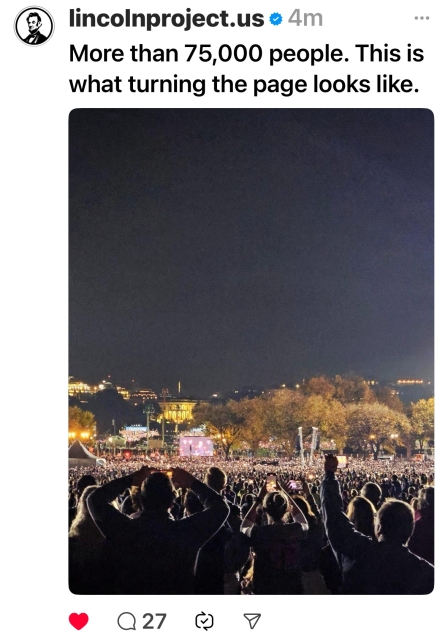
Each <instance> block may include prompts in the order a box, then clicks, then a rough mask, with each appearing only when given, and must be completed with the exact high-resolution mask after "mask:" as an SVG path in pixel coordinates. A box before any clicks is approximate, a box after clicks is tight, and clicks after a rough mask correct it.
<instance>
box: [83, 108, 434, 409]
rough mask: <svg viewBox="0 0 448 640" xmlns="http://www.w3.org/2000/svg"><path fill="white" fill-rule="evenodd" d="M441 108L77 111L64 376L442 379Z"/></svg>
mask: <svg viewBox="0 0 448 640" xmlns="http://www.w3.org/2000/svg"><path fill="white" fill-rule="evenodd" d="M433 304H434V300H433V116H432V113H431V112H430V111H427V110H418V109H409V110H407V109H406V110H405V109H394V110H392V109H390V110H389V109H376V110H368V109H364V110H362V109H359V110H349V109H341V110H339V109H334V110H327V109H322V110H318V109H317V110H314V109H258V110H252V109H245V110H243V109H241V110H240V109H223V110H221V109H214V110H213V109H210V110H208V109H191V110H190V109H166V110H165V109H163V110H162V109H159V110H157V109H147V110H138V109H135V110H125V109H120V110H115V109H104V110H103V109H92V110H76V111H73V112H72V113H71V116H70V374H71V375H74V376H76V377H80V378H82V379H85V380H86V381H87V382H97V381H98V380H99V379H101V378H103V377H104V376H105V375H107V374H111V376H112V379H113V380H116V381H118V380H122V381H124V380H128V379H131V378H134V379H136V380H138V381H140V382H141V384H143V385H148V386H151V387H152V388H153V389H154V390H155V391H160V389H161V388H162V387H163V386H168V387H169V388H170V390H173V391H175V388H176V386H177V382H178V380H180V381H182V387H183V390H184V392H185V393H191V394H197V395H203V396H205V395H208V394H210V393H214V392H217V391H225V390H228V389H232V388H235V389H236V388H238V387H239V386H242V385H265V386H268V385H270V384H273V383H282V382H296V381H297V380H300V378H302V377H304V376H308V375H315V374H327V375H334V374H336V373H341V374H343V373H348V372H354V373H358V374H360V375H364V376H376V377H379V378H381V379H389V378H391V379H396V378H397V377H400V376H406V377H414V376H419V377H422V378H425V379H429V380H432V379H433V355H434V354H433V320H434V315H433Z"/></svg>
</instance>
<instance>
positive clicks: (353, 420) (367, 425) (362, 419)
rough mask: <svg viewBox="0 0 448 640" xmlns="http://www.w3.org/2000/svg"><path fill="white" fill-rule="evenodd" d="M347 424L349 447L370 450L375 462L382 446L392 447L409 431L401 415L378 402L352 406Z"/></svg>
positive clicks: (404, 417)
mask: <svg viewBox="0 0 448 640" xmlns="http://www.w3.org/2000/svg"><path fill="white" fill-rule="evenodd" d="M347 422H348V426H349V430H348V440H349V442H350V443H351V445H353V446H354V447H357V448H359V449H362V450H363V451H366V450H370V451H371V452H372V453H373V457H374V459H375V460H377V458H378V454H379V452H380V449H381V448H382V447H383V446H385V445H387V444H389V445H390V446H392V447H393V446H394V445H395V444H398V441H399V439H401V438H402V437H403V436H405V434H406V432H409V430H410V423H409V420H408V419H407V418H406V416H405V415H404V414H403V413H399V412H398V411H394V410H393V409H390V408H389V407H386V405H384V404H380V403H379V402H375V403H373V404H360V405H353V406H352V407H351V408H349V410H348V417H347Z"/></svg>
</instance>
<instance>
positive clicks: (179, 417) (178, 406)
mask: <svg viewBox="0 0 448 640" xmlns="http://www.w3.org/2000/svg"><path fill="white" fill-rule="evenodd" d="M159 405H160V408H161V409H162V411H163V415H164V417H165V420H171V421H172V422H176V423H179V422H186V421H187V420H192V419H193V408H194V407H195V406H196V405H197V401H196V400H182V399H180V398H175V399H174V400H165V401H160V400H159Z"/></svg>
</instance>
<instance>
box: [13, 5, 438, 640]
mask: <svg viewBox="0 0 448 640" xmlns="http://www.w3.org/2000/svg"><path fill="white" fill-rule="evenodd" d="M443 4H444V3H442V2H440V1H439V2H434V1H428V0H425V2H404V1H401V0H388V1H377V2H375V3H367V2H361V1H358V2H343V1H340V2H331V1H329V0H326V1H324V0H322V1H316V0H308V1H307V2H306V3H304V4H301V3H299V2H294V1H292V0H290V1H288V2H287V1H285V0H275V2H274V1H269V2H268V1H267V0H260V2H258V3H256V2H255V1H254V0H251V1H248V0H241V1H239V2H235V3H233V2H229V1H228V0H221V1H218V0H213V1H210V2H204V1H202V2H200V1H199V0H196V1H195V2H193V1H192V2H178V1H176V2H175V1H169V2H162V1H161V0H159V1H158V2H156V1H154V2H149V1H148V2H141V1H140V2H137V1H134V2H131V0H129V1H128V2H118V1H113V2H112V1H110V0H108V1H107V2H106V1H105V0H90V1H89V2H87V0H86V1H85V2H83V3H81V2H79V3H78V4H75V3H73V4H72V3H68V2H65V1H64V0H62V1H61V0H59V1H58V2H56V1H55V0H48V2H46V3H45V4H44V5H43V6H44V7H45V8H46V9H48V10H49V11H50V13H51V14H52V16H53V18H54V20H55V33H54V35H53V37H52V39H51V41H49V42H48V43H47V44H45V45H44V46H40V47H29V46H25V45H23V44H22V43H21V42H20V41H19V40H18V39H17V37H16V35H15V34H14V31H13V24H14V19H15V17H16V15H17V13H18V12H19V11H20V10H22V9H23V8H24V7H25V6H26V4H22V3H19V2H16V1H9V2H8V3H4V5H3V7H2V37H1V46H2V63H3V64H2V84H3V89H4V90H3V92H2V95H3V97H2V129H3V133H2V156H3V189H2V192H3V199H2V200H3V203H2V204H3V206H2V236H1V248H2V251H1V263H2V266H1V273H2V294H3V295H2V303H3V304H2V309H3V312H2V319H3V322H2V334H1V335H2V342H3V345H2V353H3V354H5V356H4V357H3V358H2V361H3V366H2V387H1V388H2V392H3V393H2V396H3V397H2V425H1V427H2V429H3V433H4V434H7V435H3V438H2V446H3V448H2V454H1V457H2V463H3V464H2V470H1V473H2V487H3V500H2V507H3V508H2V516H3V517H2V523H3V526H2V530H3V535H2V538H3V540H2V551H3V557H2V584H3V587H4V589H3V593H4V594H5V592H6V593H7V594H8V605H7V607H5V606H4V607H2V609H3V614H2V615H3V620H2V625H3V628H4V629H5V624H6V635H5V636H4V637H7V638H10V637H26V638H27V637H30V635H31V634H33V636H34V635H37V634H42V636H43V635H45V637H49V638H53V637H54V638H58V639H61V638H68V637H73V636H74V637H78V635H79V636H80V637H82V636H85V637H88V638H94V637H95V638H97V637H99V635H100V634H101V636H102V637H109V636H110V637H119V636H122V635H123V633H125V632H124V631H121V630H120V629H119V628H118V627H117V625H116V619H117V617H118V615H119V614H120V613H121V612H122V611H132V612H134V614H135V615H136V616H137V618H138V624H139V626H140V628H141V626H142V625H143V623H142V618H141V616H142V614H143V613H145V612H152V613H156V612H166V613H168V618H167V620H166V621H165V623H164V626H163V627H162V630H160V631H156V630H153V631H149V630H148V631H141V630H139V631H137V632H136V633H138V634H139V636H140V635H141V634H157V637H159V636H160V637H173V634H176V635H177V636H179V635H180V634H182V636H183V637H192V636H193V635H195V636H198V637H201V636H202V635H204V633H207V634H208V636H212V637H216V638H224V637H228V636H229V634H239V633H245V634H247V633H250V634H254V636H255V635H257V636H259V637H261V634H263V635H264V634H266V633H271V634H272V633H279V634H281V635H285V634H294V635H297V636H299V637H301V636H302V635H304V634H305V635H306V636H307V637H308V636H312V637H318V638H320V637H322V638H326V637H330V638H334V639H337V640H339V639H342V638H346V637H347V636H348V635H350V636H353V635H355V636H356V637H362V638H363V639H364V638H365V639H366V640H370V638H374V637H377V636H378V635H379V634H380V635H382V636H384V635H386V637H388V638H390V637H392V636H394V635H397V634H400V635H401V636H404V635H405V634H407V635H409V634H412V636H415V635H417V634H420V635H423V634H427V633H428V631H429V632H430V633H432V635H433V636H434V637H436V638H438V637H439V636H441V635H442V634H444V633H445V631H444V628H443V625H437V626H433V620H435V619H436V618H437V617H438V616H439V615H440V614H441V613H442V611H443V610H442V606H443V602H444V599H443V598H444V591H445V584H444V583H445V575H446V553H445V552H444V549H443V548H442V547H444V546H445V545H446V542H445V541H444V539H443V537H442V538H441V536H440V532H441V531H444V530H445V529H444V527H445V526H446V515H445V511H446V507H445V505H444V504H443V502H442V500H440V498H439V501H438V512H437V527H438V531H439V537H438V539H437V552H436V553H437V577H436V590H435V592H434V593H433V594H432V595H430V596H427V597H424V598H407V597H395V598H390V597H389V598H386V597H377V598H376V599H374V600H372V599H371V598H369V599H363V598H357V599H355V598H350V597H342V598H326V599H325V600H323V599H321V598H313V597H311V596H308V597H307V596H302V597H300V598H299V597H294V596H288V597H280V596H272V597H264V598H263V597H251V598H231V599H229V598H226V599H222V598H221V599H219V598H216V597H211V596H209V597H205V596H201V597H194V596H189V597H175V596H172V597H167V596H163V597H162V596H161V597H156V598H146V597H143V596H137V597H130V596H126V597H119V596H116V597H112V596H104V597H102V596H96V597H93V596H92V597H84V596H75V595H72V594H70V592H69V591H68V587H67V553H66V549H67V545H66V541H67V538H66V536H67V509H66V506H67V489H66V487H67V485H66V476H67V471H66V470H67V464H66V458H65V451H66V443H67V440H66V430H67V427H66V421H67V410H66V406H67V404H66V393H67V374H68V362H67V322H68V313H67V298H68V292H67V276H68V266H67V241H68V233H67V228H68V204H67V203H68V181H67V177H68V162H67V158H68V117H69V113H70V111H71V110H72V109H75V108H81V107H82V108H88V107H95V108H97V107H116V108H118V107H127V108H132V107H139V108H162V107H170V108H184V107H198V108H216V107H245V108H247V107H276V108H283V107H297V108H300V107H320V108H324V107H340V108H346V107H359V108H367V107H369V108H372V107H378V108H385V107H388V108H390V107H393V108H394V107H400V108H403V107H409V108H412V107H414V108H415V107H419V108H429V109H431V110H432V111H433V112H434V115H435V123H436V127H435V130H436V223H437V226H436V242H437V245H436V246H437V252H436V257H437V285H438V298H437V299H438V307H437V318H438V333H437V355H438V357H437V359H436V366H437V375H436V381H437V389H438V393H439V395H438V397H439V399H440V404H443V402H444V397H443V396H444V390H445V388H446V384H447V379H446V371H444V369H446V366H445V357H446V348H445V344H446V343H445V340H444V336H443V334H444V331H445V326H444V325H445V323H444V308H445V296H446V293H444V291H446V285H445V282H444V281H445V273H446V258H445V254H446V250H445V244H446V239H447V237H446V222H445V219H446V191H445V184H446V157H445V147H446V142H447V139H446V101H445V98H444V90H445V91H446V86H445V85H446V63H447V56H446V44H447V37H446V12H445V11H443V12H442V5H443ZM76 7H80V8H81V9H82V11H84V12H89V11H91V12H93V13H99V12H101V11H104V12H108V13H113V12H114V11H118V12H124V10H125V9H126V8H130V9H131V10H132V11H134V12H139V11H141V12H144V13H147V12H150V11H153V12H163V11H165V12H171V13H174V12H175V11H176V10H177V11H181V12H185V9H186V8H187V7H190V8H191V9H192V12H203V13H210V12H213V11H217V12H218V13H219V11H221V10H224V9H225V10H227V11H228V12H229V13H232V14H236V13H237V12H242V13H245V12H251V13H263V14H264V15H265V18H266V25H265V26H264V27H262V28H251V29H241V28H240V29H238V28H235V29H230V28H228V29H224V28H215V29H210V28H202V29H198V28H196V29H192V30H191V31H189V32H187V33H185V32H184V31H182V30H181V29H176V28H173V27H171V28H165V29H162V28H158V29H155V30H153V31H152V32H150V33H148V32H146V31H145V30H144V29H141V28H138V29H127V28H124V27H122V28H112V27H109V28H104V29H100V28H96V29H70V28H69V8H76ZM295 8H300V9H301V10H302V11H306V12H320V13H322V14H323V18H324V26H323V27H321V28H303V27H295V26H294V25H292V24H288V23H287V18H288V17H289V16H290V15H291V13H292V11H293V9H295ZM274 11H278V12H280V13H282V14H283V17H284V22H283V24H282V25H281V26H280V27H273V26H271V25H270V24H269V23H268V21H267V17H268V16H269V15H270V13H272V12H274ZM417 15H418V16H420V15H423V16H427V15H428V16H430V20H424V21H420V20H418V21H416V20H415V19H414V17H415V16H417ZM444 20H445V21H444ZM70 43H73V44H75V45H82V44H85V43H89V44H90V45H91V46H92V47H93V46H96V47H121V48H122V49H123V50H125V51H126V50H127V49H128V48H129V47H130V46H131V45H132V44H137V45H138V44H140V43H141V44H143V45H145V46H147V47H149V48H154V47H156V46H158V47H175V46H177V47H178V48H179V50H181V49H182V47H183V44H184V43H196V44H201V43H202V44H216V45H218V46H219V45H220V44H224V43H226V44H227V43H228V44H238V43H246V44H253V43H257V44H260V45H262V46H264V48H265V50H266V52H267V49H268V48H269V47H270V46H283V47H292V48H301V47H319V46H322V45H324V44H326V43H329V44H330V45H331V46H332V47H340V48H342V49H343V50H344V54H346V55H347V57H349V58H350V63H339V64H320V65H317V66H316V67H315V68H314V70H313V69H311V67H310V66H309V65H308V64H306V63H302V64H299V63H297V62H295V63H284V64H282V65H277V66H276V67H274V68H270V67H269V66H268V64H267V63H258V64H251V63H246V64H238V63H234V64H232V63H227V64H221V65H220V64H217V65H216V66H215V67H213V68H212V67H210V66H209V65H207V64H203V63H197V64H192V63H190V64H188V65H187V64H177V65H168V64H156V63H152V64H145V63H142V64H137V63H131V62H122V63H111V64H104V63H95V64H94V63H89V64H84V63H83V64H81V63H70V62H69V45H70ZM360 43H374V44H375V45H377V46H381V45H384V43H388V45H389V47H390V48H391V47H394V46H395V47H399V48H401V49H403V50H405V49H406V46H407V44H408V43H411V44H412V45H413V46H415V47H421V48H423V49H424V51H425V61H424V62H423V63H418V64H416V63H414V64H409V63H407V62H402V63H401V62H400V63H390V64H380V65H373V64H370V63H365V64H362V65H360V64H359V63H356V56H355V51H356V50H355V49H354V44H360ZM265 56H266V57H267V55H266V54H265ZM89 73H91V74H92V75H94V76H95V77H98V78H107V77H114V76H115V75H117V74H119V75H121V76H122V77H123V78H126V77H127V76H128V75H130V74H131V73H132V74H133V75H134V76H138V77H142V78H146V77H160V78H162V77H166V78H168V77H172V76H173V74H174V73H177V74H178V76H179V77H189V76H190V77H206V78H210V77H211V76H212V75H214V74H220V73H225V74H226V75H227V76H228V77H232V78H235V79H236V78H246V80H248V81H249V80H250V79H251V78H252V77H264V78H274V77H280V78H281V77H286V78H302V77H303V78H308V79H310V78H311V76H312V75H313V73H318V74H319V76H322V77H327V78H338V77H344V76H345V75H347V73H350V74H351V75H352V76H355V77H362V78H363V77H365V78H371V79H373V78H374V77H375V75H376V74H377V73H392V74H394V76H398V77H400V78H411V79H412V80H413V81H414V85H415V86H416V87H418V89H419V92H418V93H414V92H413V93H410V94H403V93H402V94H392V95H389V94H377V93H374V92H373V91H371V92H370V93H368V94H361V93H359V94H334V93H331V94H317V95H316V94H314V93H312V92H311V91H308V92H307V93H304V94H300V95H297V94H296V95H294V96H293V97H291V98H283V97H281V96H280V95H267V94H265V95H264V96H262V97H259V98H258V99H256V100H254V99H253V98H252V96H251V93H250V92H249V91H248V92H247V93H246V94H242V95H239V94H226V95H224V96H223V95H218V94H213V93H212V92H211V91H210V86H209V91H208V93H207V94H206V96H204V97H203V98H197V97H194V96H193V95H188V94H182V95H180V94H179V95H177V94H171V95H170V94H162V95H158V94H141V95H140V94H130V93H128V92H127V91H124V92H123V93H121V94H96V93H94V94H82V95H80V94H77V95H75V94H72V93H71V92H70V87H69V83H68V78H84V77H86V76H87V75H88V74H89ZM111 135H113V133H112V132H111ZM438 410H440V411H438V429H437V450H438V454H439V456H440V457H441V456H443V455H444V454H443V451H444V447H445V446H446V435H445V436H444V434H443V430H444V428H445V422H446V420H445V417H446V410H443V407H438ZM15 429H17V436H15V435H14V433H15ZM42 433H45V434H48V437H49V440H50V439H51V443H52V445H53V446H52V447H51V454H50V452H49V451H48V449H47V444H46V442H45V438H44V439H42V437H41V435H40V434H42ZM50 436H51V438H50ZM55 443H56V448H58V450H57V451H56V450H55ZM18 452H20V453H18ZM47 453H48V454H49V455H48V456H47ZM53 456H55V458H56V461H54V459H53ZM443 471H444V469H443V463H442V465H441V468H440V469H439V470H438V473H439V485H441V484H442V482H441V481H440V480H442V481H443V477H442V472H443ZM442 486H443V485H442ZM439 491H440V490H439ZM442 491H445V489H443V488H442ZM442 535H443V534H442ZM4 597H5V596H3V598H4ZM202 610H203V611H205V612H210V613H212V614H213V615H214V616H215V627H214V628H213V629H212V630H209V631H207V632H204V631H203V630H199V629H196V628H195V626H194V617H195V615H196V613H199V612H200V611H202ZM81 611H85V612H86V613H88V615H89V617H90V621H89V624H88V625H87V627H85V628H84V629H83V630H82V631H75V630H74V629H73V628H72V627H70V625H69V623H68V621H67V619H68V615H69V614H70V613H71V612H81ZM244 612H259V613H262V617H261V620H260V622H259V623H258V625H257V627H256V628H255V630H253V631H250V630H249V628H248V627H249V625H248V623H247V621H246V620H245V619H244V618H243V615H242V614H243V613H244ZM127 633H128V634H132V633H134V632H132V631H129V632H127Z"/></svg>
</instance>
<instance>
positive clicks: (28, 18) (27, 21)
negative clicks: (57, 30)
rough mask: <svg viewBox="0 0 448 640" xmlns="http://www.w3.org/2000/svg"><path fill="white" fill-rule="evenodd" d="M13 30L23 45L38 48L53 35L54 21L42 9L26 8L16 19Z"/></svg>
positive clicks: (35, 7)
mask: <svg viewBox="0 0 448 640" xmlns="http://www.w3.org/2000/svg"><path fill="white" fill-rule="evenodd" d="M14 30H15V32H16V35H17V37H18V38H19V39H20V40H21V41H22V42H23V43H25V44H28V45H30V46H39V45H41V44H45V43H46V42H48V40H49V39H50V38H51V36H52V35H53V31H54V21H53V18H52V16H51V14H50V13H49V12H48V11H47V10H46V9H43V8H42V7H37V6H32V7H26V9H22V11H21V12H20V13H19V14H18V16H17V17H16V19H15V22H14Z"/></svg>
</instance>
